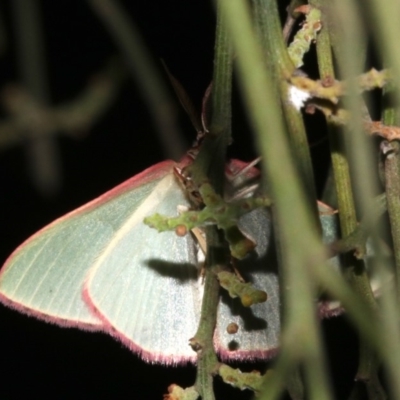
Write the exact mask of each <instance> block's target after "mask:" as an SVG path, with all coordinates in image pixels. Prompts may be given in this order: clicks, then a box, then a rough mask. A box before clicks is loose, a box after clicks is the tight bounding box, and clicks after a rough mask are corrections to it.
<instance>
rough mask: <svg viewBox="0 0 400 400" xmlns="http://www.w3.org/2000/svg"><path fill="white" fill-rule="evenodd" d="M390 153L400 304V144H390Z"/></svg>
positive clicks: (389, 193) (388, 176) (391, 213)
mask: <svg viewBox="0 0 400 400" xmlns="http://www.w3.org/2000/svg"><path fill="white" fill-rule="evenodd" d="M390 147H391V150H390V153H389V154H387V156H386V158H385V183H386V185H385V187H386V196H387V204H388V213H389V219H390V228H391V233H392V239H393V252H394V259H395V264H396V283H397V298H398V299H399V303H398V304H400V296H399V294H400V144H399V142H397V141H396V142H391V143H390Z"/></svg>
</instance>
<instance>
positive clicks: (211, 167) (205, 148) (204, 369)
mask: <svg viewBox="0 0 400 400" xmlns="http://www.w3.org/2000/svg"><path fill="white" fill-rule="evenodd" d="M231 94H232V49H231V44H230V40H229V35H228V31H227V29H226V24H225V21H224V18H223V14H222V13H221V11H220V7H219V4H218V6H217V30H216V42H215V55H214V74H213V89H212V115H211V123H210V132H209V133H207V134H206V136H205V138H204V140H203V143H202V146H201V148H200V152H199V154H198V155H197V157H196V159H195V161H194V162H193V164H192V165H191V166H189V168H190V171H191V173H192V177H193V179H194V181H195V183H196V184H197V185H199V184H201V183H203V182H202V181H203V180H204V179H209V180H210V182H211V184H212V185H213V187H214V189H215V190H216V192H217V193H220V194H222V192H223V187H224V181H225V159H226V148H227V146H228V144H229V142H230V140H231ZM206 237H207V259H206V267H205V269H206V274H205V287H204V295H203V303H202V310H201V318H200V324H199V327H198V331H197V333H196V335H195V340H196V341H197V342H199V343H200V350H199V351H198V352H197V353H198V361H197V377H196V388H197V391H198V392H199V393H200V394H201V396H202V399H203V400H213V399H214V398H215V397H214V391H213V374H215V373H216V367H217V362H218V360H217V356H216V354H215V350H214V343H213V337H214V329H215V325H216V319H217V308H218V303H219V287H220V286H219V282H218V281H217V277H216V273H217V272H219V270H220V268H221V265H226V264H227V259H228V256H227V252H226V242H225V240H224V238H223V235H222V233H221V232H218V231H217V230H216V228H215V227H210V228H208V229H207V230H206Z"/></svg>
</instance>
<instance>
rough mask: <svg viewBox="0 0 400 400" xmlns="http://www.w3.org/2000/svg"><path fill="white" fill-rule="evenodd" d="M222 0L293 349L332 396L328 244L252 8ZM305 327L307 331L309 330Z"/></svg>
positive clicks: (313, 387)
mask: <svg viewBox="0 0 400 400" xmlns="http://www.w3.org/2000/svg"><path fill="white" fill-rule="evenodd" d="M220 4H221V10H222V11H223V12H224V14H225V15H226V18H227V24H228V26H229V28H230V33H231V35H232V40H233V43H234V45H235V50H236V54H237V62H238V67H239V72H240V74H239V77H240V81H239V82H240V84H241V87H242V91H243V95H244V98H245V101H246V104H247V110H248V112H249V115H250V117H251V122H252V124H253V127H254V129H255V131H256V132H257V134H258V143H259V145H260V149H262V155H263V160H264V162H265V171H264V172H265V176H266V179H267V182H268V185H269V188H270V189H271V193H272V197H273V199H274V200H275V207H274V212H275V213H276V218H277V221H278V225H279V236H280V237H279V240H280V242H281V244H282V248H283V249H284V251H282V252H281V255H282V261H283V262H282V265H283V268H282V271H283V275H284V278H283V279H284V283H285V287H289V290H287V291H286V292H285V297H286V302H285V307H286V313H285V314H286V318H287V319H288V322H286V324H284V332H283V335H284V336H286V335H289V336H292V335H294V334H296V339H297V340H296V341H295V342H292V346H294V348H292V349H291V350H293V351H294V352H295V353H298V352H300V354H301V358H302V359H303V361H304V362H305V366H306V371H307V372H306V374H307V380H308V384H309V391H310V392H309V393H310V398H311V399H319V400H322V399H329V398H330V395H329V393H330V391H329V388H328V387H329V385H328V382H327V378H326V375H325V366H324V359H323V355H322V349H321V339H320V334H319V331H318V326H317V320H316V316H315V309H314V298H313V293H314V289H315V287H314V285H313V283H312V282H311V281H310V279H309V278H310V276H309V268H311V264H317V265H323V264H324V261H323V259H324V252H323V248H322V244H321V242H320V240H319V235H318V231H317V229H315V224H314V223H313V218H312V214H311V212H310V207H309V205H308V204H307V203H306V196H305V194H304V192H303V190H302V187H301V184H300V179H299V176H298V174H297V173H296V168H295V165H294V163H293V162H292V159H291V151H290V147H289V143H288V140H287V137H286V133H285V129H284V124H283V121H282V114H281V112H280V110H279V109H280V102H279V100H278V99H279V97H277V96H276V90H274V89H273V88H274V85H273V84H272V79H273V76H271V75H272V73H271V71H270V70H269V69H268V68H265V58H264V56H263V52H262V50H261V48H260V46H259V45H258V42H257V40H256V38H255V34H254V32H253V30H252V24H251V21H250V11H249V9H248V8H247V7H246V2H244V1H234V2H232V1H231V0H220ZM264 7H265V8H264ZM263 8H264V12H265V11H267V10H268V13H269V12H270V11H271V10H273V9H276V2H275V1H273V0H269V1H266V2H265V3H263ZM277 21H279V20H277ZM277 21H275V22H274V23H275V24H276V23H278V22H277ZM238 22H239V23H238ZM269 56H271V57H272V55H269ZM268 127H273V129H271V128H270V129H268ZM293 221H296V226H293ZM290 289H293V290H290ZM305 326H306V327H307V328H306V329H307V333H306V332H305V331H304V330H303V329H304V327H305ZM311 360H312V362H311Z"/></svg>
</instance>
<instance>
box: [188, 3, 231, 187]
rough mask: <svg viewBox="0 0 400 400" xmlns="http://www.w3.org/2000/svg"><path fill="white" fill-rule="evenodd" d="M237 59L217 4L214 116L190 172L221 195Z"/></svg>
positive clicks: (212, 96) (229, 133)
mask: <svg viewBox="0 0 400 400" xmlns="http://www.w3.org/2000/svg"><path fill="white" fill-rule="evenodd" d="M232 72H233V56H232V45H231V42H230V38H229V35H228V32H227V29H226V26H225V22H224V20H223V15H222V14H221V12H220V10H219V6H218V3H217V29H216V38H215V51H214V71H213V86H212V93H211V104H212V108H211V110H212V113H211V121H210V127H209V133H207V134H206V135H205V137H204V139H203V143H202V145H201V149H200V152H199V154H198V155H197V157H196V159H195V160H194V162H193V164H192V166H191V167H189V168H190V170H191V171H192V173H193V175H194V176H193V178H194V179H195V181H196V180H198V181H200V180H201V179H202V178H201V177H196V175H197V174H199V173H200V174H204V175H205V176H206V177H207V178H208V179H210V181H211V183H212V185H213V187H214V189H215V190H216V192H217V193H219V194H222V193H223V185H224V181H225V177H224V174H225V161H226V148H227V147H228V145H229V143H230V142H231V120H232V110H231V97H232Z"/></svg>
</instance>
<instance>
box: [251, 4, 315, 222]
mask: <svg viewBox="0 0 400 400" xmlns="http://www.w3.org/2000/svg"><path fill="white" fill-rule="evenodd" d="M252 3H253V13H254V19H255V25H256V30H257V32H258V35H259V38H260V41H261V46H262V48H263V50H264V54H265V64H266V67H267V68H268V70H269V71H271V73H272V76H273V77H274V83H275V85H274V89H273V90H274V93H276V96H277V98H280V99H281V107H282V110H283V115H284V118H285V121H286V124H287V132H288V134H289V140H290V145H291V148H292V152H293V155H294V156H295V159H296V164H297V167H298V168H297V169H298V171H299V172H300V174H301V178H302V181H303V183H304V185H305V191H306V196H307V204H308V206H309V207H310V208H311V210H312V213H313V216H314V219H315V223H316V224H317V225H319V218H318V209H317V195H316V191H315V184H314V173H313V169H312V163H311V155H310V149H309V146H308V141H307V134H306V130H305V127H304V122H303V118H302V115H301V113H300V112H299V111H298V110H296V109H295V107H294V106H293V105H292V104H291V102H290V101H289V100H288V90H289V85H288V83H287V81H286V79H285V78H288V77H289V76H291V75H292V74H293V73H294V71H295V67H294V65H293V63H292V61H291V59H290V57H289V54H288V52H287V48H286V44H285V41H284V38H283V35H282V27H281V24H280V18H279V13H278V7H277V4H276V2H275V1H272V2H271V1H269V0H253V1H252Z"/></svg>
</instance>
